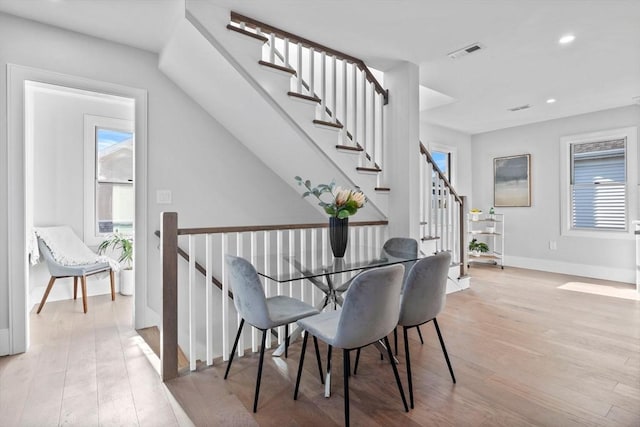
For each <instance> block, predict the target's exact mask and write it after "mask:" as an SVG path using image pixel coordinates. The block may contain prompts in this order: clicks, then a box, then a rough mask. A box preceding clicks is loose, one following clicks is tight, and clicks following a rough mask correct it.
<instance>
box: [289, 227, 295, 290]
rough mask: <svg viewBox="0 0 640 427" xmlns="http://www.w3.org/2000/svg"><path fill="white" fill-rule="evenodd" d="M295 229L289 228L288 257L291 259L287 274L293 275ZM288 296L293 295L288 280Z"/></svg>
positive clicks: (291, 285) (291, 284) (290, 283)
mask: <svg viewBox="0 0 640 427" xmlns="http://www.w3.org/2000/svg"><path fill="white" fill-rule="evenodd" d="M295 233H296V232H295V230H289V232H288V234H289V259H290V260H291V261H290V262H289V263H288V264H289V276H293V274H294V273H295V268H294V266H293V258H294V257H295V255H296V252H295V250H296V242H295V239H296V234H295ZM289 297H293V281H292V280H290V281H289Z"/></svg>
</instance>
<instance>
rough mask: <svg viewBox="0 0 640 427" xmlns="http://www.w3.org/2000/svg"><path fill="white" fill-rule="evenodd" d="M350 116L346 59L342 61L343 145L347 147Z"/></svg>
mask: <svg viewBox="0 0 640 427" xmlns="http://www.w3.org/2000/svg"><path fill="white" fill-rule="evenodd" d="M347 119H348V114H347V61H346V60H345V59H343V60H342V125H343V126H344V128H342V144H343V145H347V143H348V140H349V137H348V136H347V132H348V129H349V122H348V120H347Z"/></svg>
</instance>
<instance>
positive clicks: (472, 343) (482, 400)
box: [168, 266, 640, 427]
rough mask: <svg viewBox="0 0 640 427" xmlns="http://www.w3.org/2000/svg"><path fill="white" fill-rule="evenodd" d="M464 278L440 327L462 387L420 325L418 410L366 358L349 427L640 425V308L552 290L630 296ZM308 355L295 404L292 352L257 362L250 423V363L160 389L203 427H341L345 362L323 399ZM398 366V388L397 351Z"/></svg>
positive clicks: (512, 277) (513, 275)
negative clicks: (256, 398)
mask: <svg viewBox="0 0 640 427" xmlns="http://www.w3.org/2000/svg"><path fill="white" fill-rule="evenodd" d="M470 273H471V275H472V277H473V279H472V288H471V289H469V290H466V291H463V292H458V293H455V294H451V295H449V296H448V299H447V306H446V308H445V310H444V312H443V313H442V314H441V315H440V316H439V317H438V322H439V324H440V327H441V329H442V333H443V335H444V339H445V341H446V344H447V347H448V350H449V355H450V357H451V359H452V364H453V368H454V370H455V373H456V377H457V381H458V383H457V384H456V385H453V384H452V383H451V379H450V377H449V372H448V371H447V367H446V364H445V361H444V358H443V356H442V352H441V350H440V347H439V344H438V340H437V336H436V334H435V331H434V330H433V326H432V325H431V324H428V325H425V326H424V327H423V328H422V329H423V335H424V338H425V345H424V346H421V345H420V342H419V341H418V338H417V334H416V333H415V332H413V333H412V334H411V336H410V341H411V353H412V360H413V362H412V368H413V371H414V384H415V385H414V387H415V392H416V407H415V409H414V410H412V411H410V412H409V413H405V412H403V410H402V404H401V401H400V398H399V395H398V392H397V389H396V388H395V383H394V380H393V376H392V373H391V370H390V369H389V366H388V365H387V364H386V362H381V361H380V360H379V356H378V354H377V353H376V352H375V351H374V350H373V349H367V350H365V351H363V357H362V360H361V364H360V367H359V368H358V375H357V376H355V377H353V379H352V380H351V381H350V396H351V422H352V424H353V425H362V426H430V425H443V426H533V425H535V426H634V427H638V426H640V302H639V301H634V300H629V299H623V298H613V297H608V296H601V295H594V294H588V293H581V292H574V291H570V290H564V289H559V288H558V287H559V286H562V285H564V284H565V283H567V282H586V283H595V284H599V285H602V286H604V287H607V286H609V287H613V288H624V287H630V286H629V285H622V284H619V283H615V282H604V281H598V280H593V279H583V278H579V277H575V276H566V275H559V274H552V273H544V272H537V271H531V270H522V269H515V268H505V270H499V269H496V268H494V267H488V266H487V267H481V266H478V267H475V266H474V267H473V268H472V269H471V271H470ZM312 348H313V347H312V346H311V345H310V346H309V348H308V350H309V351H308V352H307V360H306V363H305V372H304V374H303V377H302V383H301V396H300V397H299V400H298V401H295V402H294V401H293V399H292V394H293V387H294V384H295V375H296V369H297V366H298V358H299V354H300V342H299V341H298V342H296V343H294V344H293V345H292V347H291V350H290V354H289V358H288V359H284V358H282V359H281V358H272V357H267V358H266V359H265V368H264V371H263V379H262V389H261V395H260V403H259V406H258V413H257V414H253V413H252V412H251V408H252V403H253V390H254V385H255V375H256V370H257V356H256V355H252V356H249V357H244V358H242V359H236V361H235V362H234V364H233V366H232V369H231V373H230V376H229V379H228V380H227V381H224V380H223V379H222V376H223V375H224V369H225V367H226V364H225V363H222V362H218V363H217V364H216V365H215V366H214V367H212V368H208V369H203V370H202V371H199V372H197V373H193V374H190V375H186V376H182V377H180V378H178V379H176V380H173V381H171V382H169V383H168V386H169V388H170V390H171V391H172V393H173V394H174V395H175V396H176V398H177V399H178V401H179V402H180V403H181V404H182V405H183V407H184V408H185V411H186V412H187V414H189V416H190V417H191V419H192V420H193V422H194V423H195V424H196V425H199V426H214V425H225V426H226V425H238V426H248V425H261V426H316V425H317V426H332V425H341V424H342V423H343V395H342V378H341V373H342V364H341V359H342V358H341V354H340V352H337V354H335V353H334V354H335V356H334V360H333V361H334V365H333V372H334V383H333V395H332V397H331V398H329V399H326V398H324V397H323V392H322V387H321V385H320V383H319V380H318V377H317V367H316V365H315V363H314V360H313V351H312ZM400 348H402V341H401V340H400ZM322 351H323V355H326V352H325V350H324V348H322ZM323 360H325V357H323ZM352 360H353V358H352ZM400 361H401V363H400V373H401V376H402V378H403V381H404V382H405V385H406V379H404V378H406V377H404V376H403V375H405V366H404V360H403V353H402V350H401V352H400Z"/></svg>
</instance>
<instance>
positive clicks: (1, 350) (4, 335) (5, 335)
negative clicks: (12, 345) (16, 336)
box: [0, 329, 9, 356]
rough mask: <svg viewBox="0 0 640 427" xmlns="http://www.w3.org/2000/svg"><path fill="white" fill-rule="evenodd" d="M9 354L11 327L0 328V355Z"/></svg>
mask: <svg viewBox="0 0 640 427" xmlns="http://www.w3.org/2000/svg"><path fill="white" fill-rule="evenodd" d="M7 354H9V329H0V356H6V355H7Z"/></svg>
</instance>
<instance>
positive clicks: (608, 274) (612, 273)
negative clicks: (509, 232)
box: [505, 256, 636, 284]
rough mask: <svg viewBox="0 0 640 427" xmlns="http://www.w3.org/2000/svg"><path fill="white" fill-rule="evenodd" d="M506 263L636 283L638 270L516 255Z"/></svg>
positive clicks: (552, 271) (507, 264) (510, 265)
mask: <svg viewBox="0 0 640 427" xmlns="http://www.w3.org/2000/svg"><path fill="white" fill-rule="evenodd" d="M505 265H506V266H509V267H519V268H527V269H530V270H541V271H548V272H551V273H561V274H570V275H572V276H582V277H590V278H593V279H601V280H612V281H614V282H623V283H630V284H635V283H636V272H635V271H634V270H633V269H631V268H630V269H624V268H611V267H603V266H599V265H588V264H575V263H570V262H561V261H551V260H547V259H537V258H524V257H516V256H509V257H505Z"/></svg>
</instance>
